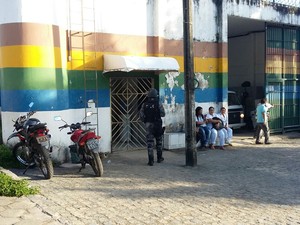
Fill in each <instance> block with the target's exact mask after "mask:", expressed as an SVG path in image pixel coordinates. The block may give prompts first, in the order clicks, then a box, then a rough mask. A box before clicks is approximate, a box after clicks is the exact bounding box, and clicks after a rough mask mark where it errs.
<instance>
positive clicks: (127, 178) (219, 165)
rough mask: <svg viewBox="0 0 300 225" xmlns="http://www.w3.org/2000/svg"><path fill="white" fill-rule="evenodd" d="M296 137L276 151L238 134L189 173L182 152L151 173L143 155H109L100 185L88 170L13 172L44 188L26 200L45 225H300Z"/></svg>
mask: <svg viewBox="0 0 300 225" xmlns="http://www.w3.org/2000/svg"><path fill="white" fill-rule="evenodd" d="M299 137H300V134H299V133H293V135H283V136H282V135H279V136H274V135H273V136H271V141H273V142H274V143H273V144H272V145H255V144H254V141H253V139H252V138H249V136H248V137H247V136H243V135H239V136H238V135H236V136H235V137H234V146H233V147H226V150H225V151H222V150H209V151H200V152H198V153H197V154H198V155H197V160H198V166H196V167H186V166H184V165H185V152H184V150H172V151H164V157H165V161H164V162H163V163H161V164H157V163H155V164H154V166H153V167H149V166H147V165H146V163H147V159H146V150H141V151H128V152H119V153H113V154H110V156H109V157H108V158H107V159H105V160H104V169H105V171H104V176H103V177H100V178H96V177H93V172H92V170H91V169H90V168H89V167H88V168H86V169H85V170H83V171H81V172H80V173H78V172H77V171H78V168H79V166H78V165H75V164H66V165H63V166H61V167H59V168H55V176H54V177H53V179H51V180H44V179H42V176H41V173H40V172H39V171H38V170H30V171H28V172H27V174H26V176H24V175H22V171H19V170H15V171H13V172H14V173H16V174H17V175H19V176H20V177H23V178H26V179H28V180H29V181H30V183H31V184H32V185H35V186H39V187H40V188H41V195H35V196H29V197H28V199H29V200H30V202H31V203H32V204H35V206H36V208H38V209H39V210H40V211H41V213H42V214H46V216H47V218H45V220H44V221H45V222H44V223H43V224H74V225H77V224H107V225H110V224H111V225H113V224H135V225H136V224H172V225H173V224H180V225H182V224H205V225H208V224H216V225H220V224H226V225H227V224H228V225H235V224H240V225H243V224H247V225H251V224H268V225H269V224H270V225H274V224H280V225H281V224H291V225H294V224H300V188H299V187H300V149H299V147H300V138H299ZM275 142H276V143H275ZM0 199H1V198H0ZM20 201H22V198H21V199H20ZM0 211H1V204H0ZM0 215H1V214H0ZM41 216H43V215H41ZM48 217H51V219H52V221H48V220H47V219H48ZM0 219H1V217H0ZM0 224H1V222H0ZM7 224H8V223H7ZM12 224H13V223H12ZM20 224H21V223H20ZM28 224H29V223H28ZM32 224H42V223H31V225H32Z"/></svg>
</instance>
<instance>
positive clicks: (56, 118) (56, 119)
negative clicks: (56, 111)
mask: <svg viewBox="0 0 300 225" xmlns="http://www.w3.org/2000/svg"><path fill="white" fill-rule="evenodd" d="M54 120H55V121H62V118H61V116H54Z"/></svg>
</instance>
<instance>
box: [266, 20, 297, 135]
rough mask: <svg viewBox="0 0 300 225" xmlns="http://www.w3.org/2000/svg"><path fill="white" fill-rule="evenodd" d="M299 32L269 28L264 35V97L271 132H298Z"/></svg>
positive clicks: (286, 28) (295, 29)
mask: <svg viewBox="0 0 300 225" xmlns="http://www.w3.org/2000/svg"><path fill="white" fill-rule="evenodd" d="M299 50H300V30H299V29H298V28H289V27H273V26H268V29H267V32H266V94H267V97H268V99H269V101H270V103H271V104H273V105H274V106H275V107H274V109H272V110H270V115H271V121H270V128H271V130H272V131H273V132H284V131H287V130H293V129H295V130H299V129H300V107H299V105H300V104H299V103H300V90H299V85H300V84H299V78H300V74H299V73H300V66H299V65H300V64H299V62H300V56H299V54H298V53H299Z"/></svg>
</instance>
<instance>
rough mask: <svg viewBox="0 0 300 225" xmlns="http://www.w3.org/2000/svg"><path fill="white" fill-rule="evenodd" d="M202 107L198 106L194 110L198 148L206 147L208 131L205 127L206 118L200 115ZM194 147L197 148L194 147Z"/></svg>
mask: <svg viewBox="0 0 300 225" xmlns="http://www.w3.org/2000/svg"><path fill="white" fill-rule="evenodd" d="M202 110H203V109H202V107H200V106H198V107H197V108H196V110H195V117H196V118H195V119H196V143H198V142H200V144H201V146H200V148H204V147H208V140H209V137H210V130H209V129H208V128H207V126H206V118H205V117H204V115H203V114H202ZM196 147H198V146H197V145H196Z"/></svg>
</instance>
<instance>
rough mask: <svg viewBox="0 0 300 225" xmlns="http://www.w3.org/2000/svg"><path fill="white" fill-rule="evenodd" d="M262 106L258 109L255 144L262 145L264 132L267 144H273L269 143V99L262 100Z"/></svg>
mask: <svg viewBox="0 0 300 225" xmlns="http://www.w3.org/2000/svg"><path fill="white" fill-rule="evenodd" d="M260 103H261V104H260V105H258V106H257V108H256V114H257V123H256V141H255V144H262V142H260V135H259V133H260V131H261V130H263V132H264V136H265V144H271V143H270V142H269V138H270V130H269V125H268V107H267V98H262V99H261V100H260Z"/></svg>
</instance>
